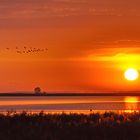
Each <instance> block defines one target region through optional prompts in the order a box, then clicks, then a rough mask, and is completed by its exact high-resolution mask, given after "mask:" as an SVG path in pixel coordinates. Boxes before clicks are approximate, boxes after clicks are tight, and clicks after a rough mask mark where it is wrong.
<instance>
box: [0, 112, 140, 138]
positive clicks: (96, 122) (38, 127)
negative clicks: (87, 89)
mask: <svg viewBox="0 0 140 140" xmlns="http://www.w3.org/2000/svg"><path fill="white" fill-rule="evenodd" d="M139 130H140V112H135V111H134V112H133V113H126V112H123V113H115V112H105V113H94V112H93V113H91V114H76V113H70V114H65V113H62V114H45V113H44V112H43V111H41V112H40V113H35V114H34V113H27V112H25V111H23V112H22V113H16V112H7V113H6V114H0V139H4V140H19V139H20V140H31V139H33V140H66V139H67V140H93V139H94V140H139V139H140V133H139Z"/></svg>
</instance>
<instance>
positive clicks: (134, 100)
mask: <svg viewBox="0 0 140 140" xmlns="http://www.w3.org/2000/svg"><path fill="white" fill-rule="evenodd" d="M138 102H139V100H138V97H126V98H125V112H128V113H132V112H134V111H138Z"/></svg>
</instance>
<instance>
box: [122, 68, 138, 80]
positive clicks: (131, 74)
mask: <svg viewBox="0 0 140 140" xmlns="http://www.w3.org/2000/svg"><path fill="white" fill-rule="evenodd" d="M124 76H125V78H126V79H127V80H129V81H134V80H136V79H138V77H139V73H138V71H137V70H136V69H133V68H131V69H128V70H126V71H125V73H124Z"/></svg>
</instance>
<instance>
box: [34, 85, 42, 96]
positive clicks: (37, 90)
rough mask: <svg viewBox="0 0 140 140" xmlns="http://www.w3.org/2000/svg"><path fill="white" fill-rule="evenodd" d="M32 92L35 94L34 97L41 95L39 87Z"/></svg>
mask: <svg viewBox="0 0 140 140" xmlns="http://www.w3.org/2000/svg"><path fill="white" fill-rule="evenodd" d="M34 92H35V94H36V95H39V94H41V88H40V87H36V88H35V89H34Z"/></svg>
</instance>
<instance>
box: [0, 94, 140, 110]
mask: <svg viewBox="0 0 140 140" xmlns="http://www.w3.org/2000/svg"><path fill="white" fill-rule="evenodd" d="M91 109H92V110H140V97H126V96H76V97H75V96H65V97H64V96H63V97H58V96H53V97H50V96H49V97H47V96H44V97H43V96H40V97H38V96H35V97H0V111H11V110H14V111H23V110H24V111H25V110H26V111H41V110H44V111H83V110H84V111H89V110H91Z"/></svg>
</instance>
